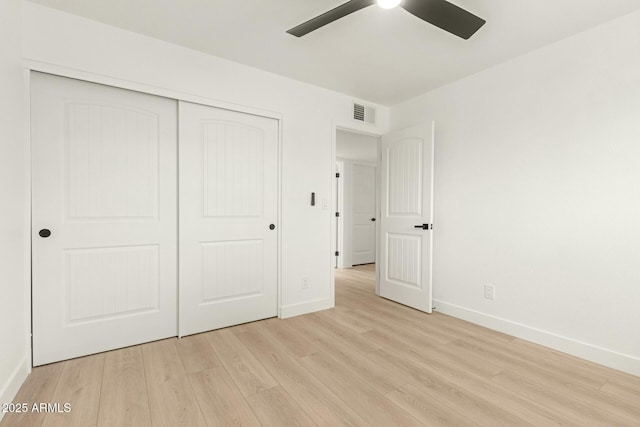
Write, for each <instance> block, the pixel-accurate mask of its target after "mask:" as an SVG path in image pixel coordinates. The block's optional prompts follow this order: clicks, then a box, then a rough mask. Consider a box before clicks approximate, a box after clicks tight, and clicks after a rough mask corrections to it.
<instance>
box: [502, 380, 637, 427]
mask: <svg viewBox="0 0 640 427" xmlns="http://www.w3.org/2000/svg"><path fill="white" fill-rule="evenodd" d="M493 381H494V382H496V383H498V384H501V385H502V386H503V387H505V388H507V389H509V390H511V392H513V393H518V394H520V395H522V396H526V397H527V398H529V399H532V400H534V401H536V402H539V403H541V404H543V405H545V406H546V407H548V408H551V409H553V410H554V411H556V412H559V413H561V414H564V415H565V416H567V417H569V418H570V419H572V420H574V422H577V423H580V424H581V425H601V426H632V425H634V424H633V423H632V422H630V420H629V419H627V418H626V417H624V416H621V413H615V414H614V413H611V412H608V411H606V410H603V409H602V408H601V407H599V405H595V406H594V405H588V404H585V403H583V402H582V401H581V400H580V399H576V397H575V396H572V395H567V394H564V393H562V392H558V391H556V390H555V389H554V388H553V387H546V386H544V385H541V384H538V383H536V382H533V381H531V380H529V379H527V378H525V377H523V376H522V375H519V374H517V373H513V372H509V371H505V372H502V373H500V374H499V375H496V376H495V378H494V379H493Z"/></svg>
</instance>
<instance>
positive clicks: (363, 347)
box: [297, 313, 380, 354]
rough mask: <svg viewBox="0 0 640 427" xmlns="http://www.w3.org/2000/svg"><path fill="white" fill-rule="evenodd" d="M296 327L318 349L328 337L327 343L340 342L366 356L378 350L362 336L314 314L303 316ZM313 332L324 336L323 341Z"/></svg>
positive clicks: (376, 346)
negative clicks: (316, 345)
mask: <svg viewBox="0 0 640 427" xmlns="http://www.w3.org/2000/svg"><path fill="white" fill-rule="evenodd" d="M297 325H298V326H299V327H300V326H302V329H298V330H301V331H305V330H306V332H303V333H306V334H307V336H309V337H310V339H312V340H313V341H314V342H316V343H317V344H318V346H319V347H320V348H323V347H324V346H325V345H326V341H327V337H329V338H328V340H329V341H337V342H340V343H342V344H344V345H346V346H347V347H351V348H353V349H354V350H356V351H358V352H359V353H361V354H367V353H369V352H371V351H375V350H378V349H380V346H379V345H377V344H375V343H373V342H372V341H370V340H368V339H367V338H365V337H364V336H363V335H362V334H358V333H356V332H354V331H352V330H351V329H349V328H346V327H344V326H342V325H339V324H337V323H334V322H332V321H331V320H328V319H326V318H325V317H322V316H319V315H317V314H316V313H312V314H309V315H307V316H304V317H303V318H302V319H300V321H299V322H298V323H297ZM314 331H321V332H322V334H321V335H322V336H324V338H325V339H323V338H322V337H321V335H318V334H313V332H314ZM312 334H313V335H312Z"/></svg>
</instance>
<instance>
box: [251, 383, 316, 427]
mask: <svg viewBox="0 0 640 427" xmlns="http://www.w3.org/2000/svg"><path fill="white" fill-rule="evenodd" d="M247 400H248V401H249V404H250V405H251V407H252V408H253V410H254V412H255V413H256V414H257V416H258V418H259V419H260V421H261V422H262V425H264V426H283V427H285V426H286V427H289V426H291V427H298V426H299V427H309V426H315V425H316V423H314V422H313V421H312V420H311V418H309V416H308V415H307V414H306V413H305V412H304V411H303V410H302V409H301V408H300V407H299V406H298V405H297V404H296V403H295V402H294V401H293V399H292V398H291V396H289V395H288V394H287V392H286V391H284V390H283V389H282V387H280V386H277V387H272V388H270V389H267V390H264V391H262V392H260V393H255V394H253V395H251V396H249V397H248V398H247Z"/></svg>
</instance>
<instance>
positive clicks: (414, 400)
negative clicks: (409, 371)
mask: <svg viewBox="0 0 640 427" xmlns="http://www.w3.org/2000/svg"><path fill="white" fill-rule="evenodd" d="M387 398H389V399H390V400H391V401H392V402H394V403H395V404H396V405H398V406H399V407H401V408H402V409H404V410H405V411H407V412H408V413H410V414H411V415H413V416H414V417H415V418H417V419H418V420H420V421H421V422H423V423H424V424H425V425H428V426H443V427H445V426H456V427H471V426H477V425H478V424H476V423H474V422H473V421H471V420H470V419H468V418H466V417H464V416H462V415H461V414H459V413H457V412H456V411H452V410H451V408H449V407H448V406H446V405H443V404H442V403H441V402H440V401H438V400H435V399H433V398H431V397H430V396H428V395H426V394H424V393H422V392H421V391H420V390H418V389H417V388H415V387H414V386H413V385H411V384H405V385H403V386H401V387H399V388H398V389H396V390H394V391H392V392H390V393H388V394H387Z"/></svg>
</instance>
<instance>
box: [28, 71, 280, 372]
mask: <svg viewBox="0 0 640 427" xmlns="http://www.w3.org/2000/svg"><path fill="white" fill-rule="evenodd" d="M31 158H32V265H33V272H32V304H33V306H32V311H33V362H34V366H37V365H42V364H46V363H51V362H55V361H59V360H64V359H70V358H74V357H79V356H84V355H88V354H93V353H98V352H102V351H107V350H112V349H116V348H121V347H126V346H130V345H135V344H140V343H143V342H148V341H154V340H158V339H163V338H168V337H173V336H176V335H180V336H183V335H188V334H193V333H198V332H203V331H207V330H211V329H216V328H221V327H225V326H230V325H234V324H238V323H243V322H249V321H253V320H258V319H263V318H267V317H273V316H276V315H277V308H278V306H277V254H278V237H277V236H278V234H277V230H276V226H277V217H278V168H279V165H278V121H277V120H274V119H271V118H266V117H260V116H254V115H250V114H244V113H240V112H236V111H230V110H224V109H219V108H214V107H210V106H204V105H196V104H190V103H187V102H183V101H177V100H173V99H167V98H162V97H159V96H154V95H149V94H144V93H140V92H134V91H129V90H124V89H119V88H115V87H110V86H104V85H99V84H94V83H89V82H84V81H79V80H73V79H69V78H64V77H58V76H53V75H48V74H42V73H36V72H34V73H32V75H31Z"/></svg>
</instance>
